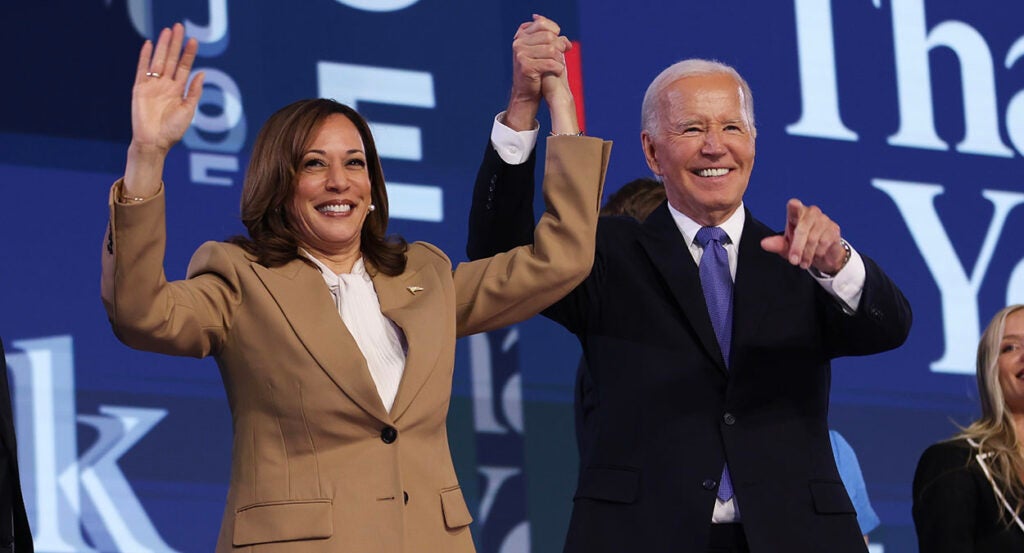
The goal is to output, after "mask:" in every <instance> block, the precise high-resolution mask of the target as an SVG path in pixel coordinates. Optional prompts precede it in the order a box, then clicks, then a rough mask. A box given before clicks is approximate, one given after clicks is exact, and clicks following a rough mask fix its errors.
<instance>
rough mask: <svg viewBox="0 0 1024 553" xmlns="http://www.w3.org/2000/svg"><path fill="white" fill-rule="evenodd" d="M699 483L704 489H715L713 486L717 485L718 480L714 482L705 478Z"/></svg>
mask: <svg viewBox="0 0 1024 553" xmlns="http://www.w3.org/2000/svg"><path fill="white" fill-rule="evenodd" d="M700 485H701V487H702V488H704V489H705V490H713V489H715V487H717V486H718V482H715V481H714V480H712V479H710V478H707V479H705V480H704V481H703V482H701V483H700Z"/></svg>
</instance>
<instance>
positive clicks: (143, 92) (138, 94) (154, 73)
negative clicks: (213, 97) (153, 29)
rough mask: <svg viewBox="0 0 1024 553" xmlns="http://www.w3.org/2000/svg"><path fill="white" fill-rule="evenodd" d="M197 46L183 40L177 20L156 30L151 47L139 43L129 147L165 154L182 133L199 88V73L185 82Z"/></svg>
mask: <svg viewBox="0 0 1024 553" xmlns="http://www.w3.org/2000/svg"><path fill="white" fill-rule="evenodd" d="M182 43H184V51H183V50H182ZM198 50H199V43H198V42H196V39H194V38H190V39H188V41H187V42H185V27H184V26H183V25H182V24H181V23H176V24H175V25H174V27H173V28H172V29H167V28H165V29H164V30H162V31H160V37H159V38H158V39H157V42H156V46H155V47H154V46H153V43H152V42H151V41H148V40H147V41H146V43H145V44H143V45H142V51H141V52H139V65H138V68H136V71H135V86H134V88H133V89H132V146H133V147H135V148H140V149H143V150H149V151H151V152H152V153H164V154H166V153H167V151H168V150H170V149H171V146H173V145H174V144H176V143H177V142H178V141H179V140H181V137H182V136H184V135H185V131H186V130H187V129H188V126H189V125H190V124H191V123H192V116H193V115H195V112H196V107H197V106H198V105H199V97H200V96H201V95H202V90H203V74H202V73H200V74H198V75H196V77H195V79H192V84H191V85H188V79H189V74H190V73H191V71H192V63H193V62H194V61H195V59H196V52H197V51H198ZM186 85H188V91H187V94H186Z"/></svg>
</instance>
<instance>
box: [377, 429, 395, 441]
mask: <svg viewBox="0 0 1024 553" xmlns="http://www.w3.org/2000/svg"><path fill="white" fill-rule="evenodd" d="M397 439H398V431H397V430H395V429H394V428H391V427H390V426H385V427H384V428H382V429H381V431H380V440H381V441H382V442H384V443H386V444H390V443H394V441H395V440H397Z"/></svg>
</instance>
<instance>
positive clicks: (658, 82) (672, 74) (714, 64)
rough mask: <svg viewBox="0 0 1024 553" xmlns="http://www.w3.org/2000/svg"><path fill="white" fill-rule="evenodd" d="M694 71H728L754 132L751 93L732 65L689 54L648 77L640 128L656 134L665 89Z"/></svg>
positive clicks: (699, 72)
mask: <svg viewBox="0 0 1024 553" xmlns="http://www.w3.org/2000/svg"><path fill="white" fill-rule="evenodd" d="M697 75H729V76H731V77H732V78H734V79H736V82H737V83H739V85H740V91H741V94H742V95H743V97H742V98H740V103H741V104H742V105H743V109H744V111H745V112H746V116H747V122H748V124H749V125H750V133H751V136H754V135H756V134H757V129H756V128H755V126H754V95H753V93H751V91H750V85H748V84H747V81H746V80H744V79H743V77H741V76H740V74H739V73H738V72H737V71H736V70H735V69H733V68H732V67H731V66H729V65H726V64H724V63H722V62H720V61H715V60H705V59H699V58H691V59H688V60H683V61H679V62H676V63H673V64H672V65H670V66H668V67H667V68H665V70H664V71H662V72H661V73H659V74H658V76H657V77H655V78H654V80H653V81H651V84H650V86H648V87H647V93H646V94H644V103H643V107H642V108H641V110H640V117H641V121H640V125H641V128H642V129H643V130H645V131H647V132H649V133H651V134H652V135H657V134H658V131H659V130H660V129H659V125H660V123H661V117H660V115H661V114H660V112H659V110H660V109H661V107H662V105H661V100H662V96H663V94H664V91H665V89H666V88H667V87H668V86H669V85H671V84H672V83H674V82H676V81H678V80H679V79H682V78H684V77H694V76H697Z"/></svg>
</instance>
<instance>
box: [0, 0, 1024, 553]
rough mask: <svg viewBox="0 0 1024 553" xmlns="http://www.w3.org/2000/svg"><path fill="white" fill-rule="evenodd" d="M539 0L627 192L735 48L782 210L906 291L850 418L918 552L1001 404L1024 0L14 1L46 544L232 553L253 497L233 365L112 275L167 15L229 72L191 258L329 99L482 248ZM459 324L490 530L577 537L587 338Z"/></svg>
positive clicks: (415, 219) (21, 408) (545, 544)
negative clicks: (239, 468)
mask: <svg viewBox="0 0 1024 553" xmlns="http://www.w3.org/2000/svg"><path fill="white" fill-rule="evenodd" d="M535 12H536V13H542V14H545V15H549V16H550V17H552V18H554V19H555V20H556V21H558V22H559V23H561V24H562V26H563V31H564V32H565V34H566V35H567V36H569V38H571V39H572V40H574V41H577V42H578V50H577V53H578V54H579V56H580V58H581V61H582V65H581V67H582V74H581V75H579V77H580V81H579V82H581V83H582V89H581V93H580V94H579V100H580V101H581V102H582V103H583V105H584V106H585V110H586V124H587V132H588V134H591V135H594V136H600V137H603V138H607V139H611V140H614V141H615V143H616V144H615V147H614V150H613V155H612V161H611V166H610V168H609V174H608V185H607V187H606V190H607V192H609V193H610V192H613V191H615V190H616V189H617V188H618V187H619V186H620V185H621V184H622V183H625V182H627V181H629V180H632V179H633V178H636V177H638V176H645V175H649V173H650V172H649V170H648V169H647V167H646V164H645V163H644V160H643V156H642V152H641V149H640V141H639V134H640V103H641V100H642V97H643V94H644V91H645V90H646V86H647V84H648V83H649V82H650V81H651V79H653V78H654V76H655V75H657V74H658V72H659V71H660V70H661V69H663V68H664V67H665V66H667V65H669V64H671V63H673V62H675V61H678V60H680V59H683V58H688V57H706V58H715V59H719V60H721V61H724V62H726V63H729V64H731V65H733V66H735V67H736V68H737V69H738V70H739V71H740V73H742V74H743V75H744V76H745V77H746V78H747V80H748V81H749V83H750V85H751V87H752V89H753V95H754V103H755V109H756V119H757V129H758V135H757V150H758V152H757V154H758V155H757V160H758V161H757V166H756V169H755V170H754V172H753V177H752V179H751V183H750V189H749V191H748V193H747V196H746V205H747V206H748V207H749V208H750V209H751V210H752V211H753V213H754V214H755V215H756V216H757V217H759V218H760V219H762V220H764V221H765V222H767V223H768V224H771V225H774V226H781V225H782V223H783V221H784V215H785V202H786V200H787V199H788V198H790V197H797V198H800V199H801V200H803V201H804V202H805V203H808V204H815V205H818V206H820V207H821V208H822V210H824V211H825V212H826V213H827V214H828V215H829V216H830V217H831V218H833V219H834V220H835V221H837V222H838V223H839V224H840V226H841V227H842V232H843V235H844V237H846V238H847V239H848V240H849V241H850V242H851V244H853V246H854V247H855V248H857V249H858V250H859V251H860V252H862V253H864V254H866V255H868V256H870V257H872V258H873V259H875V260H876V261H878V262H879V264H880V265H881V266H882V267H883V268H885V270H886V271H887V272H888V273H889V274H890V275H891V276H892V277H893V279H894V280H895V281H896V282H897V283H898V284H899V285H900V286H901V288H902V289H903V291H904V293H905V294H906V296H907V297H908V299H909V300H910V302H911V304H912V306H913V309H914V327H913V329H912V332H911V335H910V338H909V340H908V341H907V343H906V345H904V346H903V347H902V348H900V349H898V350H896V351H893V352H889V353H886V354H883V355H877V356H871V357H867V358H848V359H841V360H838V361H837V362H836V363H835V364H834V370H833V376H832V410H831V413H832V415H831V426H832V427H833V428H834V429H836V430H838V431H840V432H841V433H842V434H843V436H845V437H846V439H847V440H848V441H849V442H850V444H851V445H852V446H853V448H854V449H855V450H856V453H857V456H858V457H859V460H860V463H861V467H862V469H863V472H864V476H865V480H866V482H867V488H868V493H869V495H870V498H871V500H872V503H873V505H874V507H875V510H876V511H877V513H878V515H879V517H880V518H881V526H880V527H879V528H878V529H877V530H875V531H874V532H873V533H872V534H871V543H872V550H873V552H875V553H880V552H888V553H912V552H914V551H916V550H917V546H916V540H915V538H914V531H913V525H912V521H911V515H910V506H911V497H910V482H911V479H912V477H913V471H914V467H915V465H916V462H917V459H918V457H919V455H920V453H921V452H922V451H923V450H924V448H925V447H926V446H927V445H928V444H929V443H932V442H934V441H937V440H939V439H942V438H945V437H948V436H950V435H952V434H953V433H954V432H955V431H956V426H955V425H954V423H959V424H965V423H967V422H969V421H970V420H972V419H973V418H974V417H976V416H977V415H978V413H979V409H978V405H977V398H976V395H977V394H976V392H975V391H974V386H975V385H974V377H973V373H974V351H975V348H976V345H977V342H978V338H979V336H980V332H981V329H982V328H983V325H984V324H985V323H986V322H987V321H988V319H989V317H990V316H991V315H992V314H993V313H994V312H995V311H996V310H997V309H999V308H1000V307H1002V306H1003V305H1005V304H1007V303H1017V302H1024V263H1022V259H1024V244H1021V243H1020V241H1018V240H1015V239H1014V238H1015V237H1016V236H1020V235H1021V234H1022V232H1024V208H1022V207H1021V204H1024V181H1022V179H1024V177H1022V175H1024V162H1022V156H1024V61H1021V58H1024V23H1022V22H1024V17H1022V16H1024V6H1020V5H1017V4H1013V3H1008V2H1006V1H1005V0H1003V1H996V0H975V1H974V2H971V3H969V4H965V3H959V2H942V1H939V0H856V1H853V2H838V1H830V0H787V1H782V2H759V1H756V0H739V1H735V2H729V3H720V2H719V3H708V2H691V1H680V2H660V1H655V0H634V1H632V2H618V1H612V0H590V1H588V2H577V1H576V0H544V1H538V2H534V3H523V2H519V1H514V0H502V1H493V2H479V1H476V2H474V1H469V0H455V1H447V0H445V1H442V0H309V1H302V2H270V1H266V0H249V1H246V2H241V1H239V0H176V1H173V2H172V1H158V0H93V1H91V2H82V1H79V0H63V1H56V2H28V1H17V0H11V1H8V2H4V3H2V4H0V21H3V22H5V23H6V25H5V29H4V33H0V47H2V48H3V51H5V52H10V53H12V55H11V56H9V58H10V59H8V60H7V63H6V64H5V69H6V71H5V74H6V75H7V79H6V80H5V86H4V89H3V92H2V93H0V98H2V100H3V101H2V102H0V202H2V205H4V206H5V208H6V210H5V211H6V212H5V216H4V217H3V218H0V235H2V236H4V237H5V240H4V246H5V251H4V253H5V261H6V264H5V267H6V270H5V271H4V272H3V275H4V276H3V280H2V283H3V286H0V335H2V336H3V338H4V343H5V345H6V346H7V349H8V359H7V360H8V366H9V367H10V371H9V378H10V380H11V384H12V390H13V396H14V397H13V399H14V407H15V418H16V428H17V432H18V439H19V444H18V445H19V460H20V465H21V470H22V484H23V489H24V493H25V497H26V502H27V506H28V509H29V516H30V519H31V522H32V527H33V530H34V534H35V543H36V549H37V551H40V552H43V553H50V552H53V553H57V552H62V553H63V552H100V551H103V552H106V551H110V552H135V551H164V552H170V551H180V552H193V551H210V550H212V549H213V546H214V543H215V540H216V536H217V531H218V527H219V524H220V519H221V516H222V514H223V512H222V511H223V508H224V498H225V494H226V491H227V480H228V471H229V462H230V455H231V419H230V415H229V412H228V409H227V403H226V399H225V395H224V392H223V388H222V384H221V382H220V377H219V374H218V371H217V368H216V365H215V364H214V362H213V361H212V360H202V361H199V360H194V359H181V358H171V357H166V356H161V355H156V354H150V353H145V352H137V351H133V350H130V349H128V348H127V347H125V346H123V345H122V344H120V343H119V342H118V341H117V340H116V339H115V338H114V336H113V334H112V333H111V331H110V328H109V324H108V323H107V320H106V315H105V313H104V311H103V308H102V305H101V302H100V299H99V271H100V263H99V260H100V252H101V246H102V238H103V233H104V231H105V229H106V223H107V204H106V202H107V193H108V190H109V187H110V185H111V183H113V181H114V180H116V179H117V178H118V177H120V175H121V173H122V171H123V167H124V159H125V152H126V148H127V145H128V142H129V140H130V137H131V130H130V119H129V115H130V114H129V101H130V94H131V86H132V79H133V77H134V68H135V65H136V59H137V55H138V49H139V47H140V46H141V44H142V41H143V40H144V39H145V38H153V37H154V36H155V34H156V33H157V32H159V29H160V28H161V27H164V26H169V25H171V24H172V23H173V22H175V21H183V22H184V23H185V25H186V29H187V32H188V34H189V35H191V36H195V37H196V38H198V39H199V41H200V52H199V58H198V60H197V63H196V69H197V70H202V71H205V72H206V75H207V77H206V87H205V90H204V96H203V101H202V105H201V106H200V110H199V113H198V114H197V116H196V118H195V120H194V122H193V126H192V128H191V130H190V131H189V133H188V134H187V135H186V137H185V139H184V140H183V142H182V144H180V145H179V146H177V147H176V148H175V150H173V151H172V154H171V156H170V159H169V160H168V164H167V168H166V171H165V182H166V189H167V202H168V204H167V205H168V215H167V217H168V222H169V229H168V245H167V254H166V261H165V266H166V271H167V274H168V277H169V278H181V277H183V276H184V272H185V267H186V266H187V263H188V260H189V258H190V257H191V254H192V252H193V251H194V250H195V249H196V248H197V247H198V246H199V244H201V243H202V242H203V241H205V240H211V239H214V240H216V239H224V238H227V237H229V236H231V235H234V234H238V233H240V232H242V231H243V228H242V226H241V225H240V223H239V222H238V202H239V196H240V190H241V182H242V177H243V173H244V169H245V167H246V164H247V163H248V156H249V149H250V147H251V144H252V141H253V138H254V136H255V134H256V132H257V130H258V128H259V127H260V125H261V124H262V122H263V121H264V120H265V119H266V118H267V117H268V116H269V115H270V114H271V113H273V112H274V111H275V110H276V109H278V108H279V107H281V106H283V105H285V104H288V103H290V102H292V101H294V100H297V99H299V98H307V97H315V96H327V97H334V98H336V99H338V100H340V101H343V102H345V103H348V104H350V105H352V106H354V107H355V108H356V109H358V110H359V111H360V112H361V113H363V114H364V115H365V116H366V117H367V119H368V120H369V121H370V122H371V124H372V126H373V130H374V133H375V136H376V137H377V140H378V145H379V148H380V151H381V155H382V156H383V158H384V159H383V163H384V171H385V175H386V177H387V180H388V187H389V195H390V198H391V204H392V205H391V208H392V226H391V229H390V230H391V231H393V232H397V233H401V234H402V235H403V236H405V237H407V238H409V239H411V240H426V241H429V242H432V243H435V244H437V245H438V246H440V247H441V248H442V249H443V250H444V251H445V252H447V253H448V254H449V255H450V256H451V257H452V258H453V260H456V261H458V260H461V259H464V255H463V252H464V249H465V237H466V221H467V214H468V211H469V203H470V202H469V200H470V195H471V190H472V184H473V179H474V177H475V174H476V169H477V165H478V163H479V160H480V157H481V155H482V153H483V151H484V148H485V147H486V143H487V142H486V141H487V136H488V133H489V130H490V125H491V121H492V119H493V117H494V115H495V114H496V113H497V112H498V111H500V110H501V109H503V108H504V105H505V103H506V101H507V98H508V90H509V87H510V85H511V80H510V75H511V49H510V45H511V40H512V35H513V33H514V32H515V29H516V27H517V26H518V24H519V23H520V22H522V21H525V20H527V19H529V17H530V14H531V13H535ZM14 53H16V55H14ZM542 111H543V110H542ZM542 119H543V116H542ZM542 123H543V121H542ZM543 130H544V131H545V132H546V127H545V129H543ZM538 202H539V200H538ZM537 207H538V210H539V208H540V206H539V203H538V206H537ZM538 212H539V211H538ZM459 349H460V351H459V355H458V358H457V366H456V373H455V382H454V396H453V400H452V407H451V414H450V417H449V434H450V438H451V445H452V451H453V455H454V456H455V461H456V468H457V470H458V473H459V478H460V482H461V483H462V486H463V489H464V491H465V493H466V497H467V500H469V503H470V508H471V510H472V511H473V516H474V518H475V522H474V525H473V533H474V539H475V540H476V543H477V546H478V549H479V550H480V551H481V552H486V553H520V552H523V553H525V552H527V551H534V552H554V551H560V550H561V545H562V539H563V538H564V534H565V530H566V527H567V524H568V513H569V510H570V508H571V506H572V496H573V492H574V487H575V481H576V470H577V458H576V450H575V440H574V436H573V421H572V394H573V385H574V374H575V370H576V366H577V362H578V358H579V347H578V345H577V344H576V341H575V338H574V337H573V336H571V335H569V334H568V333H567V332H565V331H564V330H563V329H561V328H560V327H558V326H557V325H554V324H553V323H551V322H550V321H547V320H545V319H542V318H536V319H534V320H531V321H528V322H525V323H522V324H520V325H517V326H516V327H514V328H511V329H506V330H502V331H498V332H494V333H491V334H489V335H481V336H475V337H471V338H468V339H464V340H462V341H460V343H459Z"/></svg>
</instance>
